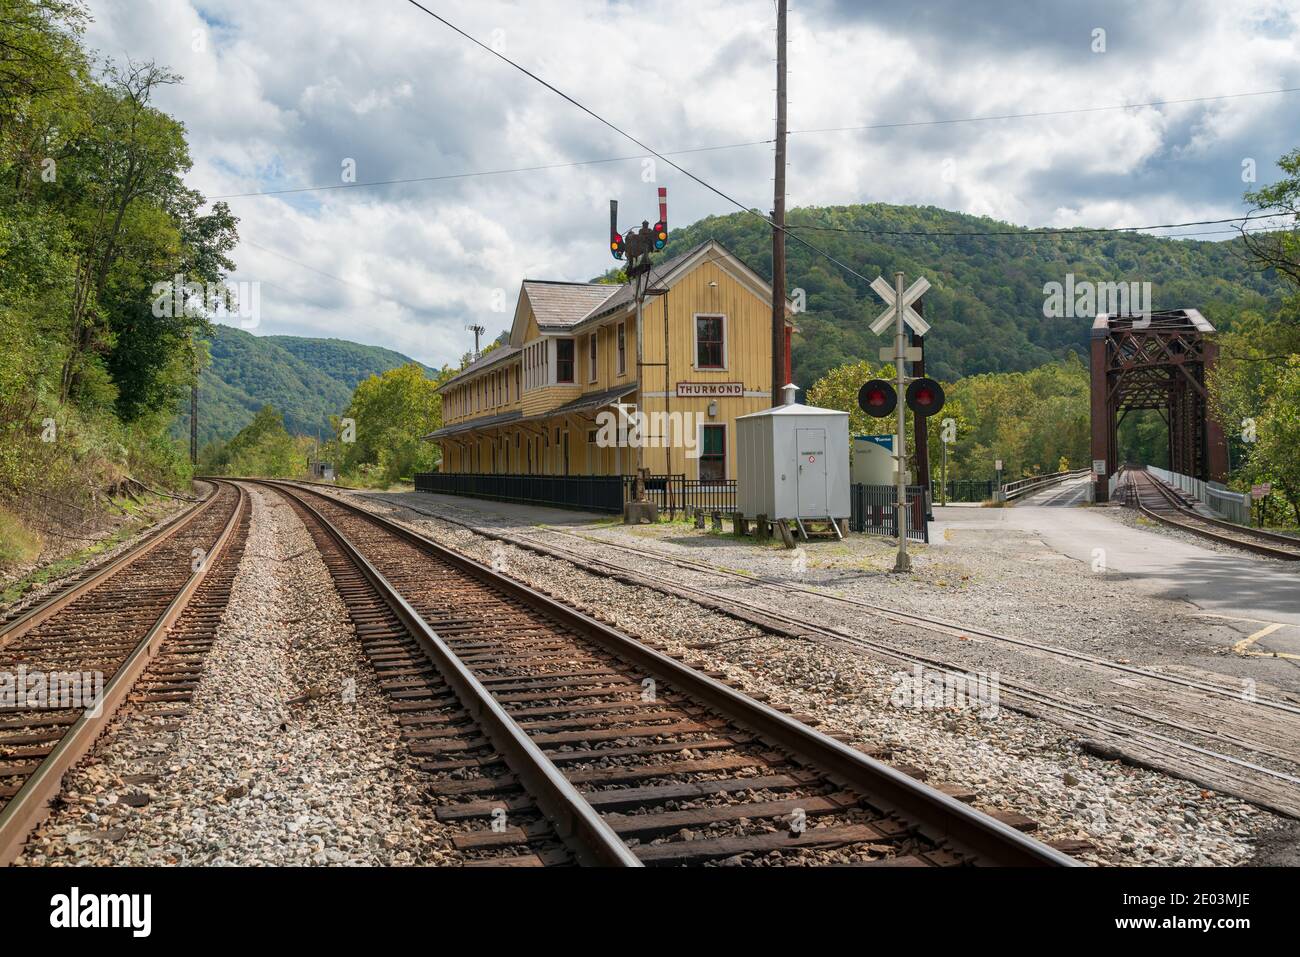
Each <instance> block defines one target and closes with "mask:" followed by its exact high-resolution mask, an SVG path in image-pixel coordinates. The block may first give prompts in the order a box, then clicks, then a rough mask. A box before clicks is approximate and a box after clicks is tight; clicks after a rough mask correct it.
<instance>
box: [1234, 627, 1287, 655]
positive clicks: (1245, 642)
mask: <svg viewBox="0 0 1300 957" xmlns="http://www.w3.org/2000/svg"><path fill="white" fill-rule="evenodd" d="M1285 627H1286V625H1285V624H1283V623H1282V622H1277V621H1275V622H1273V623H1272V624H1271V625H1267V626H1265V627H1263V628H1261V629H1260V630H1259V631H1257V632H1255V633H1254V634H1253V635H1251V636H1249V637H1247V638H1243V639H1242V640H1241V641H1239V642H1237V643H1236V644H1235V645H1233V646H1232V650H1233V651H1235V652H1236V653H1237V654H1239V655H1244V654H1246V649H1248V648H1249V647H1250V646H1251V645H1253V644H1254V643H1255V642H1257V641H1259V639H1261V638H1263V637H1264V636H1265V635H1271V634H1273V632H1275V631H1277V630H1278V629H1279V628H1285ZM1253 654H1267V655H1270V656H1271V655H1272V653H1271V652H1253ZM1284 657H1288V658H1289V657H1291V656H1290V655H1286V656H1284Z"/></svg>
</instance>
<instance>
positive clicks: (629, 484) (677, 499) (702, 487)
mask: <svg viewBox="0 0 1300 957" xmlns="http://www.w3.org/2000/svg"><path fill="white" fill-rule="evenodd" d="M645 493H646V498H648V499H650V501H652V502H654V503H655V504H656V505H658V506H659V511H660V512H661V513H663V512H666V513H667V514H668V517H669V518H676V517H677V513H678V512H686V511H693V510H697V509H698V510H700V511H705V512H734V511H735V510H736V480H735V479H688V478H687V477H686V476H685V475H651V476H649V477H648V478H647V479H646V483H645ZM635 494H636V478H635V477H634V476H631V475H625V476H623V498H624V501H627V502H630V501H632V499H633V497H634V496H635Z"/></svg>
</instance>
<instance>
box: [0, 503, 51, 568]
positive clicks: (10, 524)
mask: <svg viewBox="0 0 1300 957" xmlns="http://www.w3.org/2000/svg"><path fill="white" fill-rule="evenodd" d="M40 553H41V539H40V536H39V535H37V534H36V533H34V532H33V531H31V530H30V529H29V528H28V527H27V526H26V525H24V524H23V523H22V522H20V521H19V520H18V517H17V516H16V515H14V514H13V513H12V512H9V511H6V510H5V509H3V508H0V569H3V568H8V567H12V566H14V565H21V564H23V563H24V562H30V561H32V560H33V559H35V558H36V556H37V555H39V554H40Z"/></svg>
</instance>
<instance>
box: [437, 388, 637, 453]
mask: <svg viewBox="0 0 1300 957" xmlns="http://www.w3.org/2000/svg"><path fill="white" fill-rule="evenodd" d="M635 400H636V385H635V383H630V384H626V385H623V386H619V387H617V388H614V389H607V390H605V391H602V392H595V393H591V394H589V395H584V396H579V397H578V398H577V399H574V400H572V401H571V402H567V403H565V404H564V405H561V406H558V407H557V408H554V409H551V410H549V411H547V412H541V413H537V414H534V415H525V414H523V413H522V412H521V411H518V410H515V411H511V412H506V413H502V414H500V415H494V416H486V417H483V418H479V419H475V420H472V421H469V422H461V423H457V424H455V425H450V426H446V427H444V428H441V429H438V430H437V431H435V432H432V433H430V434H429V435H427V436H425V438H426V439H428V440H430V441H432V442H436V443H438V445H439V446H440V447H441V448H442V466H441V472H443V473H446V474H460V475H468V474H476V475H529V476H621V475H625V474H630V473H631V472H632V471H633V469H634V466H635V453H634V452H633V451H632V450H629V449H623V448H619V447H617V445H614V446H607V445H602V444H601V443H599V442H598V441H597V434H598V430H599V422H600V420H599V416H600V413H601V412H604V411H611V412H612V411H614V410H613V406H614V404H615V403H619V402H625V401H631V402H635Z"/></svg>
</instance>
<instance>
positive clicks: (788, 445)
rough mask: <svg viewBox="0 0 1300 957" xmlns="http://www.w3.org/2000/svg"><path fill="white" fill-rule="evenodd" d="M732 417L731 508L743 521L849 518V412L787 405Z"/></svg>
mask: <svg viewBox="0 0 1300 957" xmlns="http://www.w3.org/2000/svg"><path fill="white" fill-rule="evenodd" d="M785 388H786V389H787V392H786V404H785V405H781V406H777V407H776V408H774V409H764V410H763V411H762V412H754V413H752V414H751V415H742V416H740V417H739V418H737V419H736V463H737V471H736V509H737V510H738V511H739V512H740V513H741V514H742V515H745V516H746V517H751V518H752V517H753V516H756V515H766V516H767V517H768V518H769V519H771V520H775V519H781V518H786V519H795V518H800V519H825V518H835V519H839V518H848V517H849V414H848V413H847V412H839V411H836V410H835V409H818V408H816V407H814V406H810V405H800V404H798V403H797V402H794V401H793V398H794V386H786V387H785Z"/></svg>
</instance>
